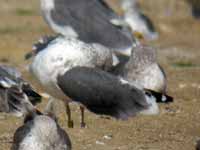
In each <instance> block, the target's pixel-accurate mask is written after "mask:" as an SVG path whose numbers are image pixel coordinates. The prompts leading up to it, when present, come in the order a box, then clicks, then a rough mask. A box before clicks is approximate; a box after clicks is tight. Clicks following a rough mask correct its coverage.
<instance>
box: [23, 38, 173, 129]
mask: <svg viewBox="0 0 200 150" xmlns="http://www.w3.org/2000/svg"><path fill="white" fill-rule="evenodd" d="M44 41H46V42H44ZM41 47H42V49H40V48H41ZM31 55H32V56H34V58H33V61H32V63H31V65H30V70H31V72H32V74H33V75H34V76H35V77H36V79H38V81H39V82H40V83H41V84H42V86H43V87H44V88H45V90H46V91H47V92H48V93H49V94H50V95H51V96H53V97H54V98H57V99H61V100H63V101H64V103H65V104H66V112H67V115H68V126H69V127H73V121H72V119H71V113H70V107H69V103H70V102H76V103H78V104H80V110H81V127H84V126H85V122H84V107H86V108H87V109H88V110H89V111H91V112H94V113H96V114H100V115H109V116H112V117H114V118H116V119H122V120H126V119H128V118H129V117H131V116H135V115H136V114H137V113H138V112H141V111H143V110H147V109H151V111H154V112H157V104H156V101H161V99H162V97H163V96H164V95H162V94H160V93H156V94H155V93H154V92H151V91H149V90H145V89H143V88H140V87H137V85H130V84H129V83H128V81H126V80H124V79H123V78H118V77H117V76H114V75H112V74H110V73H109V72H108V71H109V69H111V68H112V66H113V65H112V51H111V50H110V49H108V48H106V47H104V46H102V45H99V44H87V43H83V42H82V41H79V40H78V39H76V38H67V37H62V36H59V37H57V38H55V39H53V40H52V39H50V40H43V41H40V42H39V43H37V44H36V45H35V48H34V50H33V51H32V52H31ZM31 55H30V54H28V55H27V56H29V57H30V56H31ZM29 57H28V58H29ZM154 95H156V96H154ZM164 97H165V100H166V101H168V100H171V99H172V98H171V97H169V96H164Z"/></svg>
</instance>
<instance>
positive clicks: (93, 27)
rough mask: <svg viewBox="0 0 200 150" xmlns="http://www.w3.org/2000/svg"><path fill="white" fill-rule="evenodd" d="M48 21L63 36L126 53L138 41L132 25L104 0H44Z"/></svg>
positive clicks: (128, 52) (43, 7)
mask: <svg viewBox="0 0 200 150" xmlns="http://www.w3.org/2000/svg"><path fill="white" fill-rule="evenodd" d="M40 2H41V3H40V4H41V10H42V14H43V17H44V19H45V21H46V22H47V24H48V25H49V26H50V27H51V28H52V29H53V31H55V32H56V33H59V34H61V35H64V36H67V37H74V38H78V39H79V40H81V41H83V42H85V43H99V44H102V45H104V46H106V47H109V48H112V49H114V50H116V51H118V52H120V53H123V54H125V55H129V54H130V49H131V48H132V45H134V44H135V42H136V41H135V38H134V37H133V35H132V33H131V31H130V29H129V27H128V24H127V23H126V22H125V21H124V20H123V19H122V18H121V17H119V16H118V15H117V14H116V13H115V12H114V11H113V10H112V9H111V8H110V7H109V6H108V5H107V4H106V3H105V2H104V0H40Z"/></svg>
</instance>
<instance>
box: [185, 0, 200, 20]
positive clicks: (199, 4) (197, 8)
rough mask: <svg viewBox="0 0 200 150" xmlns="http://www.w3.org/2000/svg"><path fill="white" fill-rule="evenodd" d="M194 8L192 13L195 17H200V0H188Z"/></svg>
mask: <svg viewBox="0 0 200 150" xmlns="http://www.w3.org/2000/svg"><path fill="white" fill-rule="evenodd" d="M187 1H188V3H189V4H190V6H191V9H192V15H193V16H194V17H195V18H198V19H200V1H199V0H187Z"/></svg>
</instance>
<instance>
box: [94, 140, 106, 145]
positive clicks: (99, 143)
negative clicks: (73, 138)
mask: <svg viewBox="0 0 200 150" xmlns="http://www.w3.org/2000/svg"><path fill="white" fill-rule="evenodd" d="M96 144H98V145H105V143H104V142H101V141H96Z"/></svg>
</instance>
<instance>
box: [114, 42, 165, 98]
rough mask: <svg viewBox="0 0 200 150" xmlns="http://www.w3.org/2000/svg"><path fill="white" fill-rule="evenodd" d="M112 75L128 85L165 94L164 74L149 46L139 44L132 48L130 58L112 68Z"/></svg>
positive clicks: (153, 50)
mask: <svg viewBox="0 0 200 150" xmlns="http://www.w3.org/2000/svg"><path fill="white" fill-rule="evenodd" d="M119 57H120V56H119ZM112 73H113V74H115V75H118V76H120V77H122V78H123V79H125V80H127V81H128V82H129V83H130V84H137V85H140V86H141V87H143V88H145V89H150V90H153V91H156V92H159V93H164V94H165V93H166V89H167V79H166V74H165V72H164V69H163V68H162V67H161V66H160V65H159V64H158V63H157V57H156V49H155V48H153V47H151V46H148V45H144V44H139V45H137V46H135V47H133V49H132V53H131V56H130V57H129V58H127V59H126V60H124V61H121V62H120V63H119V64H118V65H117V66H115V67H113V69H112Z"/></svg>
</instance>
